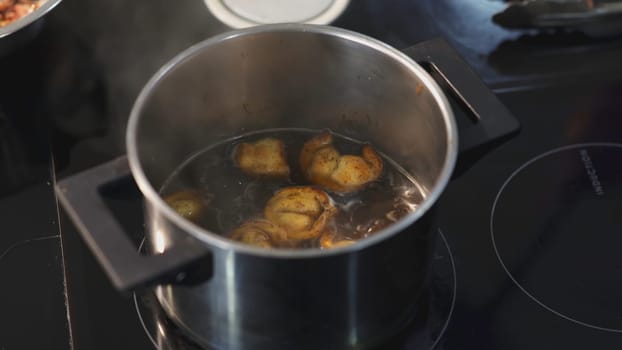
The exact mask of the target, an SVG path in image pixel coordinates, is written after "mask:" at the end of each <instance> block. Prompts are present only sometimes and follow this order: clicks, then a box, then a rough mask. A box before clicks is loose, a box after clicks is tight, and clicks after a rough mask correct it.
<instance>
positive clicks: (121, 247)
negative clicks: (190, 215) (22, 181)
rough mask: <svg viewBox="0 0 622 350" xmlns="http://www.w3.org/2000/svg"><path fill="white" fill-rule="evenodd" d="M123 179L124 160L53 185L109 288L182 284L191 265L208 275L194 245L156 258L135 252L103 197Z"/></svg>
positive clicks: (206, 261) (204, 253) (206, 258)
mask: <svg viewBox="0 0 622 350" xmlns="http://www.w3.org/2000/svg"><path fill="white" fill-rule="evenodd" d="M128 178H131V174H130V170H129V165H128V162H127V158H126V157H125V156H123V157H120V158H117V159H115V160H112V161H110V162H108V163H104V164H102V165H100V166H97V167H95V168H92V169H88V170H86V171H84V172H82V173H79V174H76V175H73V176H71V177H69V178H66V179H64V180H62V181H60V182H58V183H57V185H56V193H57V194H58V198H59V199H60V202H61V204H62V206H63V207H64V208H65V210H66V211H67V213H68V214H69V217H70V218H71V220H72V221H73V222H74V224H75V225H76V227H77V228H78V231H79V232H80V234H81V236H82V238H83V239H84V241H85V242H86V244H87V246H88V247H89V248H90V250H91V251H92V252H93V254H94V255H95V257H96V258H97V260H98V261H99V263H100V264H101V265H102V266H103V268H104V271H105V272H106V274H107V275H108V277H109V278H110V279H111V281H112V283H113V284H114V286H115V287H116V288H117V289H119V290H121V291H130V290H134V289H138V288H141V287H146V286H150V285H153V284H156V283H158V284H160V283H184V282H185V281H186V280H187V279H188V278H189V277H188V273H187V272H188V271H189V270H192V269H193V266H195V269H196V266H200V270H201V271H211V263H212V259H211V254H210V252H209V251H208V250H207V249H206V248H205V247H204V246H201V245H199V244H196V242H192V241H189V242H184V243H182V244H176V245H175V246H174V247H172V248H171V249H168V250H166V251H165V252H164V253H162V254H156V255H142V254H140V253H139V252H138V251H137V249H136V247H135V246H134V245H133V244H132V242H131V241H130V239H129V238H128V235H127V234H126V232H125V231H124V229H123V228H122V227H121V225H120V224H119V223H118V222H117V220H116V219H115V217H114V216H113V215H112V213H111V212H110V210H109V209H108V207H107V206H106V204H105V202H104V200H103V198H102V190H103V189H104V188H105V187H106V186H111V185H114V184H115V183H120V182H121V181H126V180H128ZM141 220H142V217H141ZM195 277H196V276H195Z"/></svg>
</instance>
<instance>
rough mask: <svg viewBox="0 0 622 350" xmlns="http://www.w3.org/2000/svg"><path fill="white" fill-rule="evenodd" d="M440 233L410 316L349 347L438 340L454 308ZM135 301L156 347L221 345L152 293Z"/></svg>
mask: <svg viewBox="0 0 622 350" xmlns="http://www.w3.org/2000/svg"><path fill="white" fill-rule="evenodd" d="M439 236H440V238H441V239H438V240H436V242H437V244H436V247H435V250H434V255H433V256H434V259H433V262H432V264H431V266H430V275H429V280H428V284H427V286H426V288H425V289H424V290H423V292H422V294H421V296H420V297H419V298H418V300H419V301H418V302H417V304H416V305H413V310H411V311H410V312H409V313H408V314H409V317H407V318H406V319H403V320H402V322H401V324H395V325H394V326H393V327H392V328H391V327H388V329H389V330H388V331H387V332H385V334H380V335H379V336H377V338H376V339H375V340H373V341H369V342H367V343H365V344H356V345H353V346H351V347H350V348H351V349H382V348H391V349H396V350H399V349H411V348H417V349H432V348H433V347H434V346H435V345H436V343H437V342H438V341H439V340H440V338H441V336H442V335H443V333H444V331H445V328H446V326H447V324H448V323H449V320H450V318H451V314H452V312H453V306H454V301H455V287H456V285H455V281H456V277H455V267H454V262H453V257H452V255H451V252H450V248H449V245H448V243H447V241H446V239H445V237H444V236H443V234H442V233H441V232H439ZM134 301H135V305H136V310H137V313H138V317H139V319H140V321H141V324H142V325H143V328H144V329H145V332H146V333H147V336H148V337H149V339H150V340H151V341H152V342H153V343H154V346H156V348H158V349H159V350H176V349H184V350H195V349H196V350H199V349H220V348H223V347H222V344H220V346H221V347H220V348H219V347H218V346H219V344H214V343H212V342H210V341H208V340H207V341H206V340H205V339H204V337H200V336H198V335H197V334H194V333H193V332H192V331H191V330H190V329H189V328H188V327H187V326H185V325H184V324H183V322H180V321H178V320H176V319H175V318H171V317H169V316H168V315H167V314H166V311H165V310H164V309H163V307H162V305H161V303H160V301H159V300H158V298H157V297H156V295H155V294H154V293H146V294H142V295H140V296H138V295H136V294H135V295H134ZM245 348H270V349H275V348H277V346H276V345H275V344H270V343H268V344H265V342H264V344H263V345H257V346H255V347H252V346H249V347H245ZM288 348H292V347H291V346H289V347H288ZM295 348H300V346H299V345H297V346H296V347H295Z"/></svg>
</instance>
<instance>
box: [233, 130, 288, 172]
mask: <svg viewBox="0 0 622 350" xmlns="http://www.w3.org/2000/svg"><path fill="white" fill-rule="evenodd" d="M234 158H235V161H236V163H237V165H238V166H239V167H240V169H242V171H243V172H245V173H246V174H248V175H253V176H266V177H278V178H287V176H288V175H289V165H287V161H286V160H285V146H284V145H283V141H281V140H278V139H275V138H272V137H268V138H265V139H261V140H258V141H255V142H243V143H240V144H239V145H238V147H237V149H236V150H235V155H234Z"/></svg>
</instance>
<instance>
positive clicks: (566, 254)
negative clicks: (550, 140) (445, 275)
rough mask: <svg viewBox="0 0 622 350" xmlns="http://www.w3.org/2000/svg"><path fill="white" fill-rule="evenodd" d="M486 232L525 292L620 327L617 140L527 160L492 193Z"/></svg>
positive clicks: (587, 321)
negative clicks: (489, 233) (493, 198)
mask: <svg viewBox="0 0 622 350" xmlns="http://www.w3.org/2000/svg"><path fill="white" fill-rule="evenodd" d="M490 232H491V238H492V243H493V246H494V249H495V253H496V255H497V258H498V259H499V262H500V263H501V265H502V267H503V269H504V270H505V271H506V272H507V274H508V275H509V277H510V278H511V279H512V281H513V282H514V283H515V284H516V285H517V286H518V287H519V288H520V289H521V290H522V291H523V292H524V293H525V294H526V295H527V296H528V297H529V298H531V299H533V300H534V301H535V302H537V303H538V304H540V305H541V306H542V307H544V308H545V309H547V310H549V311H551V312H553V313H555V314H557V315H558V316H560V317H563V318H565V319H567V320H569V321H572V322H575V323H577V324H580V325H583V326H586V327H591V328H595V329H599V330H604V331H609V332H619V333H622V312H621V311H620V310H622V298H620V295H622V278H621V276H622V254H620V247H621V246H622V234H621V233H622V144H617V143H584V144H573V145H569V146H565V147H561V148H557V149H553V150H551V151H549V152H546V153H544V154H541V155H539V156H537V157H535V158H533V159H531V160H530V161H528V162H527V163H525V164H524V165H522V166H521V167H520V168H518V169H517V170H516V171H515V172H514V173H513V174H512V175H510V177H509V178H508V179H507V180H506V181H505V183H504V184H503V185H502V186H501V188H500V190H499V192H498V193H497V196H496V198H495V201H494V204H493V207H492V213H491V215H490Z"/></svg>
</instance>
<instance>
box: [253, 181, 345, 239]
mask: <svg viewBox="0 0 622 350" xmlns="http://www.w3.org/2000/svg"><path fill="white" fill-rule="evenodd" d="M336 212H337V208H335V207H334V206H333V204H332V203H331V200H330V197H328V195H327V194H326V192H324V191H322V190H319V189H316V188H313V187H308V186H301V187H287V188H284V189H282V190H280V191H278V192H277V193H276V194H275V195H274V196H273V197H272V198H270V200H268V203H267V205H266V208H265V210H264V215H265V217H266V219H268V220H269V221H271V222H273V223H274V224H276V225H279V226H280V227H282V228H283V229H284V230H285V231H286V232H287V237H288V238H289V239H294V240H303V239H310V238H316V237H318V236H319V235H320V233H321V232H322V230H324V227H325V226H326V222H327V221H328V219H329V218H331V217H332V216H333V215H334V214H335V213H336Z"/></svg>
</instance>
